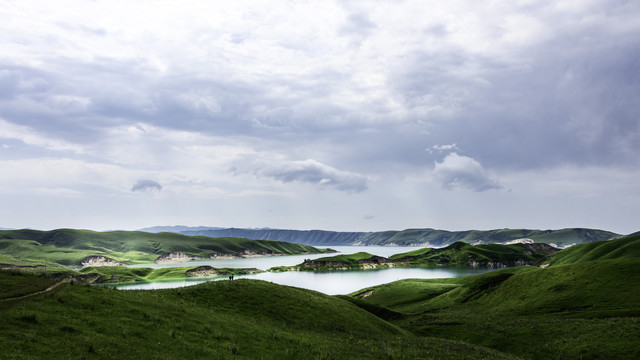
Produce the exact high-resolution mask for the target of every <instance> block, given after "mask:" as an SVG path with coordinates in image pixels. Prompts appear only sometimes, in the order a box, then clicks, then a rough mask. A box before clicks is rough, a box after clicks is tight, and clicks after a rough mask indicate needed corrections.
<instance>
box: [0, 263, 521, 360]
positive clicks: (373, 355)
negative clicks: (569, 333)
mask: <svg viewBox="0 0 640 360" xmlns="http://www.w3.org/2000/svg"><path fill="white" fill-rule="evenodd" d="M47 280H48V279H46V278H43V277H34V276H29V275H25V274H20V273H15V272H7V271H0V293H2V294H4V293H13V294H24V293H29V292H33V291H35V290H38V289H45V288H46V287H48V286H50V285H52V284H54V283H55V281H53V280H50V281H47ZM25 287H27V288H28V289H24V288H25ZM0 304H1V306H0V318H1V319H2V325H1V326H0V348H1V349H2V358H3V359H35V358H39V359H66V358H77V359H80V358H85V359H98V358H100V359H123V358H127V359H231V358H233V359H305V358H308V359H336V358H342V359H383V358H384V359H391V358H394V359H395V358H398V359H400V358H406V359H513V358H514V357H512V356H510V355H507V354H502V353H500V352H498V351H495V350H490V349H487V348H483V347H480V346H475V345H470V344H466V343H462V342H458V341H451V340H446V339H438V338H424V337H419V336H416V335H413V334H412V333H410V332H408V331H406V330H403V329H401V328H399V327H398V326H396V325H393V324H391V323H389V322H387V321H385V320H383V319H381V318H379V317H376V316H374V315H372V314H371V313H369V312H367V311H365V310H363V309H361V308H360V307H358V306H355V305H353V304H352V303H350V302H349V301H345V300H344V299H341V298H338V297H333V296H328V295H324V294H320V293H317V292H314V291H309V290H304V289H298V288H293V287H287V286H281V285H275V284H271V283H268V282H264V281H257V280H237V281H216V282H209V283H205V284H201V285H196V286H192V287H188V288H181V289H169V290H154V291H117V290H113V289H108V288H104V287H93V286H85V285H79V284H61V285H59V286H57V287H56V288H55V289H53V290H51V291H49V292H45V293H41V294H38V295H35V296H30V297H25V298H18V299H13V300H9V299H7V298H5V299H4V300H0Z"/></svg>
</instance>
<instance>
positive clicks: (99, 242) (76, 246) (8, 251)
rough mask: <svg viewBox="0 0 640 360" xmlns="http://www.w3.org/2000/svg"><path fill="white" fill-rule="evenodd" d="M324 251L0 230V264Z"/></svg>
mask: <svg viewBox="0 0 640 360" xmlns="http://www.w3.org/2000/svg"><path fill="white" fill-rule="evenodd" d="M325 251H326V249H324V250H323V249H317V248H314V247H312V246H308V245H301V244H294V243H287V242H283V241H269V240H250V239H241V238H209V237H204V236H186V235H180V234H175V233H146V232H141V231H110V232H96V231H89V230H75V229H58V230H52V231H36V230H4V231H0V260H2V261H1V262H0V263H4V264H36V263H37V264H42V265H48V266H53V265H56V264H57V265H64V266H79V265H80V263H81V261H82V260H83V259H84V258H86V257H88V256H106V257H109V258H111V259H114V260H116V261H118V262H121V263H127V264H141V263H151V262H153V261H154V260H155V259H156V258H158V257H159V256H160V255H162V254H167V253H172V252H181V253H184V254H187V255H190V256H198V257H203V258H208V257H209V256H210V255H211V254H218V255H233V256H243V255H245V254H247V253H250V254H262V255H288V254H305V253H322V252H325Z"/></svg>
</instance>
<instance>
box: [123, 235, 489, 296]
mask: <svg viewBox="0 0 640 360" xmlns="http://www.w3.org/2000/svg"><path fill="white" fill-rule="evenodd" d="M332 248H333V249H335V250H337V251H339V252H340V253H343V254H352V253H356V252H360V251H364V252H368V253H370V254H374V255H378V256H384V257H389V256H391V255H394V254H399V253H404V252H407V251H412V250H415V249H419V248H417V247H383V246H335V247H332ZM331 255H332V254H329V255H327V254H315V255H288V256H268V257H255V258H242V259H225V260H200V261H190V262H187V263H176V264H145V265H135V267H153V268H165V267H191V266H200V265H209V266H213V267H216V268H224V267H227V268H257V269H261V270H267V269H269V268H271V267H274V266H292V265H297V264H300V263H301V262H303V261H304V259H315V258H319V257H324V256H331ZM491 270H495V269H492V268H473V267H470V266H439V267H435V266H434V267H420V268H390V269H377V270H350V271H327V272H311V271H289V272H280V273H260V274H253V275H242V276H236V277H235V278H236V279H241V278H246V279H257V280H264V281H269V282H272V283H276V284H280V285H288V286H295V287H300V288H305V289H309V290H315V291H319V292H322V293H325V294H328V295H340V294H349V293H352V292H354V291H357V290H360V289H363V288H366V287H369V286H375V285H380V284H385V283H389V282H393V281H396V280H401V279H413V278H415V279H438V278H454V277H462V276H468V275H475V274H481V273H485V272H488V271H491ZM206 281H229V280H226V279H225V278H208V279H193V280H191V279H189V280H181V281H162V282H150V283H127V284H124V283H123V284H116V285H115V287H116V288H117V289H120V290H155V289H168V288H176V287H184V286H191V285H196V284H200V283H203V282H206Z"/></svg>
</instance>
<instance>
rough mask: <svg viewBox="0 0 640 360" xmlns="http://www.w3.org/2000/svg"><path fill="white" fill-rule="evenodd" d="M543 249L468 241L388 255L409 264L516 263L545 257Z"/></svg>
mask: <svg viewBox="0 0 640 360" xmlns="http://www.w3.org/2000/svg"><path fill="white" fill-rule="evenodd" d="M546 257H547V255H546V254H545V253H544V252H536V251H531V249H530V248H529V247H528V245H523V244H514V245H500V244H490V245H475V246H474V245H469V244H466V243H464V242H460V241H459V242H455V243H453V244H451V245H449V246H447V247H444V248H440V249H429V248H426V249H418V250H414V251H410V252H407V253H402V254H395V255H393V256H392V257H391V258H390V259H391V260H393V261H395V262H400V263H407V264H411V265H434V264H446V265H470V264H472V263H475V264H477V265H488V264H489V263H493V264H498V263H499V264H502V265H506V266H513V265H516V264H533V263H536V262H538V261H541V260H543V259H545V258H546Z"/></svg>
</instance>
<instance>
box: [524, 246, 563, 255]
mask: <svg viewBox="0 0 640 360" xmlns="http://www.w3.org/2000/svg"><path fill="white" fill-rule="evenodd" d="M523 246H524V247H525V248H526V249H527V250H529V251H530V252H532V253H540V254H545V255H551V254H553V253H556V252H558V251H560V249H558V248H557V247H554V246H551V245H549V244H544V243H534V244H523ZM525 254H526V252H525Z"/></svg>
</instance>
